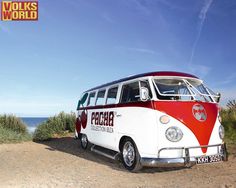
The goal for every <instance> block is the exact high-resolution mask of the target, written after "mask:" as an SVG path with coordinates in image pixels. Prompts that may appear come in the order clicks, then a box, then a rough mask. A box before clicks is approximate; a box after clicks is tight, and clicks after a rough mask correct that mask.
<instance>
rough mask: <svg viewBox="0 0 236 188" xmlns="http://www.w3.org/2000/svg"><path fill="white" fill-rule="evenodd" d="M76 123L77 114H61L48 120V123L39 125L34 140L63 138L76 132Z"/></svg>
mask: <svg viewBox="0 0 236 188" xmlns="http://www.w3.org/2000/svg"><path fill="white" fill-rule="evenodd" d="M75 121H76V115H75V113H73V112H71V113H70V114H66V113H64V112H61V113H59V114H58V115H57V116H54V117H50V118H48V120H47V121H46V122H44V123H42V124H41V125H39V126H38V127H37V128H36V130H35V132H34V135H33V140H34V141H43V140H49V139H50V138H52V137H54V136H61V135H64V134H65V133H66V132H73V131H74V130H75Z"/></svg>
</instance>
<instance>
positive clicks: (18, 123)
mask: <svg viewBox="0 0 236 188" xmlns="http://www.w3.org/2000/svg"><path fill="white" fill-rule="evenodd" d="M0 124H1V125H2V126H3V127H4V128H6V129H9V130H12V131H15V132H17V133H23V134H26V133H27V126H26V125H25V124H24V123H23V122H22V120H21V119H20V118H17V117H16V116H14V115H6V114H5V115H0Z"/></svg>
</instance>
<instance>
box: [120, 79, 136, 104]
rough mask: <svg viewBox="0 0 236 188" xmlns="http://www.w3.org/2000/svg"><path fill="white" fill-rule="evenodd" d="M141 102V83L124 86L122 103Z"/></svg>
mask: <svg viewBox="0 0 236 188" xmlns="http://www.w3.org/2000/svg"><path fill="white" fill-rule="evenodd" d="M139 100H140V97H139V82H133V83H130V84H125V85H123V87H122V96H121V101H120V102H121V103H128V102H137V101H139Z"/></svg>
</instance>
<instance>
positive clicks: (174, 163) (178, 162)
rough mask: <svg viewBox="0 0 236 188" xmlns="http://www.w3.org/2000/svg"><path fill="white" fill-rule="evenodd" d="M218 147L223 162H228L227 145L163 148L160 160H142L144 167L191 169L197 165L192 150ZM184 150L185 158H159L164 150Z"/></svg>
mask: <svg viewBox="0 0 236 188" xmlns="http://www.w3.org/2000/svg"><path fill="white" fill-rule="evenodd" d="M208 147H217V148H218V153H217V154H219V155H221V156H222V159H223V161H227V160H228V158H227V150H226V145H225V144H216V145H208V146H196V147H187V148H185V147H175V148H162V149H161V150H159V152H158V158H141V161H140V162H141V164H142V166H149V167H191V166H194V165H196V164H197V158H196V157H193V156H190V155H189V150H190V149H195V148H208ZM176 149H178V150H179V149H182V150H183V151H184V154H185V155H184V157H179V158H159V156H160V153H161V151H163V150H176Z"/></svg>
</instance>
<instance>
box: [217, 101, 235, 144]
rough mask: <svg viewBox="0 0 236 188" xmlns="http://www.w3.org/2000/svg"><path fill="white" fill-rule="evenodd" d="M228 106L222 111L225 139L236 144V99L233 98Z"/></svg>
mask: <svg viewBox="0 0 236 188" xmlns="http://www.w3.org/2000/svg"><path fill="white" fill-rule="evenodd" d="M226 106H227V108H223V109H221V113H220V115H221V118H222V125H223V126H224V128H225V141H226V143H228V144H236V101H235V100H231V101H229V102H228V103H227V105H226Z"/></svg>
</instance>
